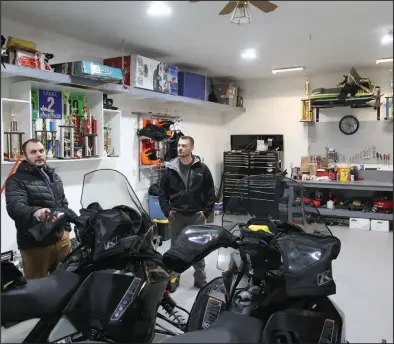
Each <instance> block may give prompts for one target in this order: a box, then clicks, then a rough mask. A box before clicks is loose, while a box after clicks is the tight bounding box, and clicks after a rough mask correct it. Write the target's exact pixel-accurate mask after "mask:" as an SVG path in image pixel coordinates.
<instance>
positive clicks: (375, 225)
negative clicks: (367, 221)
mask: <svg viewBox="0 0 394 344" xmlns="http://www.w3.org/2000/svg"><path fill="white" fill-rule="evenodd" d="M371 231H375V232H386V233H388V232H390V221H385V220H371Z"/></svg>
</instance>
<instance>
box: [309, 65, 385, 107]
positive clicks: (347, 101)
mask: <svg viewBox="0 0 394 344" xmlns="http://www.w3.org/2000/svg"><path fill="white" fill-rule="evenodd" d="M343 77H344V79H343V81H342V82H340V83H339V84H338V85H337V87H335V88H317V89H314V90H312V93H311V95H310V100H311V105H312V107H334V106H351V107H361V106H368V105H369V104H368V103H369V102H371V101H375V104H374V105H373V106H374V107H375V108H376V107H377V106H380V97H381V94H380V87H379V86H377V85H376V84H375V83H374V82H372V81H371V80H370V79H369V78H361V77H360V75H358V73H357V72H356V70H355V69H354V68H352V69H351V70H350V73H349V74H348V75H344V76H343Z"/></svg>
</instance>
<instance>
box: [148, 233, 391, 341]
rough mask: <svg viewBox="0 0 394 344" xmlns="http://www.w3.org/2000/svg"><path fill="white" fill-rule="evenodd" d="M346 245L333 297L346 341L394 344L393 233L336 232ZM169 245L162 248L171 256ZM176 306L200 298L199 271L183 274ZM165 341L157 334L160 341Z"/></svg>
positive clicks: (213, 272) (210, 265)
mask: <svg viewBox="0 0 394 344" xmlns="http://www.w3.org/2000/svg"><path fill="white" fill-rule="evenodd" d="M331 230H332V231H333V234H334V235H336V236H337V237H338V238H339V239H340V240H341V242H342V250H341V253H340V255H339V257H338V259H337V260H336V261H334V267H333V269H334V279H335V281H336V284H337V294H336V295H334V296H332V299H333V300H334V301H335V303H336V304H337V305H338V306H339V307H340V308H341V309H342V310H343V311H344V313H345V317H346V319H345V321H346V338H347V340H348V341H349V342H350V343H380V342H381V341H382V339H386V341H387V343H393V233H392V232H390V233H380V232H370V231H369V232H367V231H359V230H353V229H349V228H347V227H331ZM168 247H169V242H168V241H166V242H165V243H164V244H163V246H162V247H161V248H160V251H161V252H165V251H166V250H167V249H168ZM216 258H217V252H213V253H212V254H211V255H209V256H208V257H207V258H206V272H207V277H208V281H209V280H211V279H212V278H214V277H217V276H219V275H220V273H221V271H220V270H217V269H216ZM172 295H173V297H174V299H175V301H176V302H177V303H179V305H181V306H182V307H184V308H186V309H188V310H190V309H191V307H192V305H193V302H194V299H195V297H196V295H197V289H196V288H194V287H193V269H189V270H187V271H186V272H185V273H183V274H182V277H181V283H180V286H179V288H178V290H177V291H176V292H175V293H174V294H172ZM163 339H164V338H163V336H160V335H157V336H156V338H155V342H160V341H162V340H163Z"/></svg>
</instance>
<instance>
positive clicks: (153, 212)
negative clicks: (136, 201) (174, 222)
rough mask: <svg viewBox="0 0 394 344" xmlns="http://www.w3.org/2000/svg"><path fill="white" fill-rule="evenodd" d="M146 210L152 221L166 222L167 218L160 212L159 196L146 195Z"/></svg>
mask: <svg viewBox="0 0 394 344" xmlns="http://www.w3.org/2000/svg"><path fill="white" fill-rule="evenodd" d="M148 208H149V216H150V217H151V218H152V219H156V220H166V219H167V218H166V217H165V216H164V214H163V212H162V211H161V208H160V204H159V196H150V195H148Z"/></svg>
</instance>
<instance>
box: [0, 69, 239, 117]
mask: <svg viewBox="0 0 394 344" xmlns="http://www.w3.org/2000/svg"><path fill="white" fill-rule="evenodd" d="M1 77H2V79H3V78H4V79H10V80H12V81H26V80H36V81H39V82H41V83H46V84H51V85H60V86H70V87H74V88H80V89H83V90H87V89H90V90H95V91H99V92H102V93H105V94H108V95H116V94H117V95H125V96H127V98H132V99H136V100H149V101H150V102H152V103H156V104H160V105H174V104H177V105H182V106H186V107H193V108H195V109H204V110H212V111H217V112H221V113H223V114H233V115H240V114H242V113H244V112H245V109H244V108H242V107H235V106H230V105H225V104H218V103H213V102H209V101H205V100H200V99H194V98H188V97H183V96H177V95H170V94H165V93H160V92H155V91H150V90H145V89H140V88H137V87H127V88H126V87H124V86H123V85H120V84H112V83H104V82H103V81H99V80H93V79H88V78H82V77H78V76H75V75H68V74H61V73H55V72H47V71H42V70H37V69H32V68H25V67H19V66H15V65H10V64H5V68H4V67H3V66H2V67H1Z"/></svg>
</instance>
